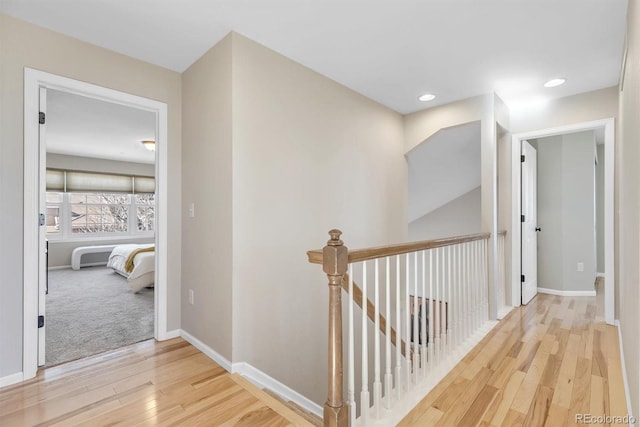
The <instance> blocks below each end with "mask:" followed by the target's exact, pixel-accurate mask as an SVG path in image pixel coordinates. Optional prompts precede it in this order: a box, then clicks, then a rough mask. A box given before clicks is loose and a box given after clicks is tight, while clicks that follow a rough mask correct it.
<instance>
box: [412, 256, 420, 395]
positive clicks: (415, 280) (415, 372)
mask: <svg viewBox="0 0 640 427" xmlns="http://www.w3.org/2000/svg"><path fill="white" fill-rule="evenodd" d="M411 337H412V338H413V382H414V384H417V383H418V365H419V360H418V355H419V353H418V352H419V351H420V348H419V347H418V341H419V338H418V252H414V253H413V333H412V334H411Z"/></svg>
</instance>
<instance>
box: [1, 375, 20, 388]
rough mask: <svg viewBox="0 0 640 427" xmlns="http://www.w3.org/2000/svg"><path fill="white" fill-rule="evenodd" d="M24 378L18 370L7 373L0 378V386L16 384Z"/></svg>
mask: <svg viewBox="0 0 640 427" xmlns="http://www.w3.org/2000/svg"><path fill="white" fill-rule="evenodd" d="M23 380H24V375H23V374H22V372H18V373H15V374H11V375H7V376H6V377H2V378H0V387H6V386H8V385H11V384H17V383H19V382H22V381H23Z"/></svg>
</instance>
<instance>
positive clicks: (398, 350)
mask: <svg viewBox="0 0 640 427" xmlns="http://www.w3.org/2000/svg"><path fill="white" fill-rule="evenodd" d="M401 326H402V325H401V322H400V255H396V372H395V377H396V396H397V398H398V400H400V398H401V397H402V327H401Z"/></svg>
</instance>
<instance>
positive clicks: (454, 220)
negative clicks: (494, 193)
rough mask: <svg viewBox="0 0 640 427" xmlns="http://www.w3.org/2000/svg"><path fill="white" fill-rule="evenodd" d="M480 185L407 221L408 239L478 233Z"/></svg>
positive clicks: (480, 229) (416, 239) (479, 226)
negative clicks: (413, 219)
mask: <svg viewBox="0 0 640 427" xmlns="http://www.w3.org/2000/svg"><path fill="white" fill-rule="evenodd" d="M481 231H482V226H481V225H480V187H477V188H474V189H473V190H471V191H469V192H467V193H465V194H463V195H462V196H460V197H457V198H455V199H453V200H452V201H450V202H449V203H447V204H445V205H444V206H440V207H439V208H438V209H434V210H433V211H431V212H429V213H428V214H426V215H423V216H421V217H420V218H418V219H416V220H415V221H411V222H410V223H409V241H411V242H414V241H418V240H430V239H437V238H442V237H451V236H462V235H464V234H474V233H480V232H481Z"/></svg>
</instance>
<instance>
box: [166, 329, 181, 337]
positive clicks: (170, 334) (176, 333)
mask: <svg viewBox="0 0 640 427" xmlns="http://www.w3.org/2000/svg"><path fill="white" fill-rule="evenodd" d="M181 332H182V331H181V330H180V329H174V330H172V331H167V333H166V335H165V336H166V338H167V339H168V340H171V339H173V338H178V337H180V336H181Z"/></svg>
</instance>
